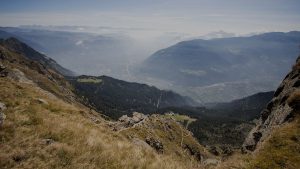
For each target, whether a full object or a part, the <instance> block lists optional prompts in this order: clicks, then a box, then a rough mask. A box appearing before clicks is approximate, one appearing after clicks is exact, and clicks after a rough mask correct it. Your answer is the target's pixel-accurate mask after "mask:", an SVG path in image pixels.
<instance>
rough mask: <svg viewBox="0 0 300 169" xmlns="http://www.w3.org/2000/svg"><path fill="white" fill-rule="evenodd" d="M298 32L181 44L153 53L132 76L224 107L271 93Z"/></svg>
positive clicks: (292, 55) (292, 54)
mask: <svg viewBox="0 0 300 169" xmlns="http://www.w3.org/2000/svg"><path fill="white" fill-rule="evenodd" d="M299 45H300V32H297V31H293V32H288V33H282V32H272V33H264V34H260V35H254V36H251V37H233V38H219V39H212V40H201V39H196V40H190V41H183V42H180V43H178V44H176V45H174V46H171V47H168V48H166V49H162V50H159V51H157V52H155V53H154V54H153V55H151V56H150V57H149V58H148V59H147V60H145V61H144V62H143V63H142V64H141V65H139V68H137V69H136V72H135V74H136V76H138V77H139V79H143V81H145V82H147V83H149V84H153V85H156V86H159V87H161V88H168V89H173V90H175V91H177V92H179V93H181V94H183V95H188V96H190V97H192V98H194V99H195V100H196V101H198V102H202V103H207V102H228V101H230V100H234V99H238V98H242V97H245V96H247V95H251V94H254V93H257V92H261V91H270V90H274V89H275V88H276V87H277V85H278V84H279V82H280V81H281V79H282V77H283V76H284V75H285V74H286V73H287V72H288V70H289V69H290V66H291V65H292V63H293V62H294V60H295V59H296V57H297V56H298V54H299Z"/></svg>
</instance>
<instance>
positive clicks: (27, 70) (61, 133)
mask: <svg viewBox="0 0 300 169" xmlns="http://www.w3.org/2000/svg"><path fill="white" fill-rule="evenodd" d="M0 94H1V97H0V120H1V123H0V147H1V151H0V168H70V169H71V168H79V169H80V168H103V169H104V168H105V169H110V168H125V169H126V168H127V169H129V168H150V169H151V168H153V169H155V168H161V167H162V168H166V169H169V168H170V169H171V168H172V169H175V168H183V169H187V168H202V167H204V165H205V164H204V163H203V162H202V161H199V159H197V158H196V157H195V156H194V155H193V154H192V153H190V152H188V151H186V147H193V150H196V152H198V153H199V154H201V157H202V159H203V160H205V159H206V158H208V157H210V158H213V156H212V155H210V154H209V153H207V152H206V151H205V149H204V148H203V147H202V146H201V145H199V143H197V142H195V141H194V142H192V143H191V142H185V144H186V146H185V147H180V146H176V147H175V149H170V147H168V146H167V145H165V146H164V151H166V152H168V153H162V154H161V153H158V152H157V151H156V150H155V148H154V147H152V146H151V145H153V144H152V142H149V141H147V140H143V139H142V137H138V136H135V135H133V134H131V133H130V132H129V131H128V132H126V130H123V131H122V132H118V131H114V128H113V127H112V126H111V125H112V124H113V123H115V122H111V121H107V120H104V119H103V118H102V117H101V114H100V112H96V111H95V110H93V109H91V108H89V107H86V106H84V105H83V104H81V102H79V101H80V100H81V98H77V97H76V95H75V94H73V92H72V86H71V85H70V84H69V83H68V81H66V80H65V79H64V77H63V75H61V74H59V73H58V72H56V71H54V70H52V69H51V68H49V67H44V66H43V63H39V62H37V61H33V60H30V59H29V58H28V57H27V56H25V55H23V54H22V53H21V52H18V53H17V52H16V51H15V50H11V49H10V48H7V47H6V46H4V45H2V44H0ZM151 119H153V122H152V123H151V125H152V127H153V128H154V129H155V130H152V129H151V130H152V134H153V135H155V134H164V133H165V132H166V131H165V130H164V129H163V128H161V127H160V123H156V119H157V121H164V117H160V116H157V117H152V118H151ZM168 123H169V124H171V126H172V127H174V129H178V128H181V130H182V132H183V133H188V131H187V130H185V129H184V128H182V127H181V126H180V124H179V123H177V122H175V121H174V120H173V121H172V119H168ZM156 126H158V127H156ZM139 127H141V130H142V129H144V127H147V126H139ZM131 129H132V130H133V129H134V128H133V127H129V128H128V130H131ZM148 129H150V128H148ZM171 130H172V129H171ZM147 134H148V133H147V132H145V133H144V135H145V136H146V137H147ZM172 134H173V136H174V137H176V138H181V137H182V136H181V133H180V135H178V132H177V131H175V130H174V131H173V132H172ZM128 135H131V137H128ZM165 135H166V136H168V133H165ZM149 136H151V135H149ZM160 138H164V139H167V138H166V137H160ZM136 140H139V142H136ZM187 140H193V137H192V136H191V135H189V136H188V137H187ZM163 144H164V142H163ZM141 145H145V146H141ZM195 147H196V148H195ZM173 148H174V147H173ZM176 152H177V153H176ZM178 152H179V154H178ZM192 152H194V151H192Z"/></svg>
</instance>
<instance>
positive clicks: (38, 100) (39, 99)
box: [36, 98, 49, 105]
mask: <svg viewBox="0 0 300 169" xmlns="http://www.w3.org/2000/svg"><path fill="white" fill-rule="evenodd" d="M36 101H37V102H38V103H39V104H45V105H49V103H48V102H47V101H46V100H44V99H41V98H37V99H36Z"/></svg>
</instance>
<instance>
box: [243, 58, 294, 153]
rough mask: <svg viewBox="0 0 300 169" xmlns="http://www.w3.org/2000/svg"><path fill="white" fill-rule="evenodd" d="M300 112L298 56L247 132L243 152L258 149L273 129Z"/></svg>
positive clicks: (291, 119)
mask: <svg viewBox="0 0 300 169" xmlns="http://www.w3.org/2000/svg"><path fill="white" fill-rule="evenodd" d="M299 112H300V57H298V59H297V61H296V64H295V65H294V66H293V69H292V71H291V72H290V73H289V74H288V75H287V76H286V77H285V79H284V80H283V82H282V83H281V84H280V86H279V87H278V89H277V90H276V92H275V93H274V97H273V99H272V100H271V101H270V102H269V103H268V105H267V107H266V108H265V109H264V110H263V111H262V112H261V117H260V119H259V122H258V124H257V125H256V127H255V128H253V129H252V131H251V132H250V133H249V135H248V137H247V138H246V140H245V142H244V144H243V148H242V150H243V151H244V152H248V151H254V150H256V149H259V147H260V145H261V143H262V142H264V140H266V139H267V138H268V136H270V135H271V134H272V132H273V131H274V129H276V128H279V127H281V126H282V125H284V124H286V123H289V122H292V121H294V120H295V119H296V117H297V115H298V114H299Z"/></svg>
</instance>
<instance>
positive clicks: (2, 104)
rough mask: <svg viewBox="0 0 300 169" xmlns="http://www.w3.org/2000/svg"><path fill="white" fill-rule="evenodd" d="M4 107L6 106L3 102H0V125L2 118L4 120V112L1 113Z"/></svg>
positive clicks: (0, 124)
mask: <svg viewBox="0 0 300 169" xmlns="http://www.w3.org/2000/svg"><path fill="white" fill-rule="evenodd" d="M5 109H6V106H5V104H4V103H1V102H0V126H2V125H3V123H4V120H5V117H6V116H5V114H4V113H3V111H4V110H5Z"/></svg>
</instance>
